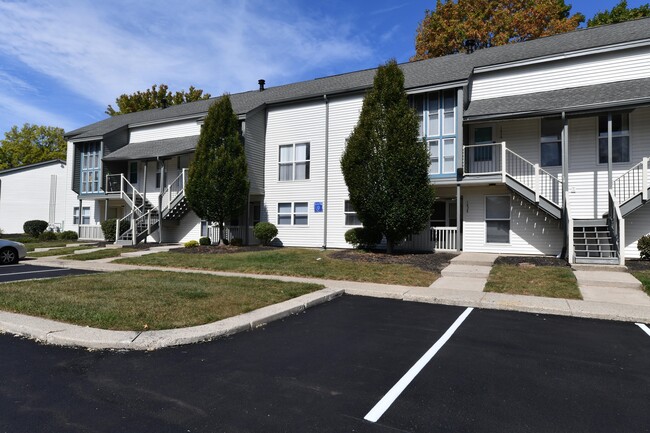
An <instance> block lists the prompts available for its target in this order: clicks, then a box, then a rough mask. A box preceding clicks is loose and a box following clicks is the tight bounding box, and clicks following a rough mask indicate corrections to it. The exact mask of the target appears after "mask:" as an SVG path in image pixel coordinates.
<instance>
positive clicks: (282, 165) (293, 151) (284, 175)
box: [278, 143, 310, 181]
mask: <svg viewBox="0 0 650 433" xmlns="http://www.w3.org/2000/svg"><path fill="white" fill-rule="evenodd" d="M309 161H310V154H309V143H296V144H283V145H281V146H280V155H279V163H278V164H279V175H278V179H279V180H280V181H290V180H307V179H309Z"/></svg>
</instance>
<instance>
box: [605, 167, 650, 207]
mask: <svg viewBox="0 0 650 433" xmlns="http://www.w3.org/2000/svg"><path fill="white" fill-rule="evenodd" d="M649 174H650V173H648V158H643V160H642V161H641V162H640V163H638V164H637V165H635V166H634V167H632V168H631V169H629V170H628V171H626V172H625V173H623V174H622V175H621V176H620V177H619V178H618V179H616V180H614V182H613V185H612V189H613V194H614V196H615V197H616V200H617V204H622V203H625V202H626V201H628V200H629V199H631V198H632V197H634V196H635V195H637V194H639V193H641V194H642V198H643V200H644V201H645V200H647V199H648V175H649Z"/></svg>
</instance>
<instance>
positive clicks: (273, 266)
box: [116, 248, 439, 286]
mask: <svg viewBox="0 0 650 433" xmlns="http://www.w3.org/2000/svg"><path fill="white" fill-rule="evenodd" d="M329 255H330V251H320V250H313V249H301V248H278V249H274V250H267V251H255V252H241V253H234V254H185V253H178V252H173V251H170V252H167V253H158V254H150V255H147V256H142V257H132V258H131V257H130V258H122V259H117V260H116V263H127V264H132V265H151V266H171V267H179V268H193V269H209V270H213V271H230V272H243V273H250V274H271V275H289V276H299V277H313V278H326V279H332V280H347V281H367V282H374V283H383V284H401V285H407V286H429V285H430V284H431V283H432V282H434V281H435V280H436V279H437V278H438V277H439V275H438V274H435V273H432V272H427V271H424V270H422V269H419V268H416V267H414V266H409V265H402V264H383V263H368V262H361V261H352V260H340V259H333V258H331V257H329Z"/></svg>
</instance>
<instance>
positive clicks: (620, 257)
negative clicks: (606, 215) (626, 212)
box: [618, 218, 625, 266]
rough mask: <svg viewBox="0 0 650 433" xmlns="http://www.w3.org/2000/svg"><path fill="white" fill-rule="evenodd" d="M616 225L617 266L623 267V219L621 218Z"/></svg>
mask: <svg viewBox="0 0 650 433" xmlns="http://www.w3.org/2000/svg"><path fill="white" fill-rule="evenodd" d="M618 224H619V225H618V260H619V262H618V264H619V265H621V266H625V218H621V220H620V221H619V222H618Z"/></svg>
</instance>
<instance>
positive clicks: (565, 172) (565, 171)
mask: <svg viewBox="0 0 650 433" xmlns="http://www.w3.org/2000/svg"><path fill="white" fill-rule="evenodd" d="M568 194H569V120H568V119H567V117H566V112H564V111H563V112H562V196H563V197H564V200H562V220H563V222H564V248H563V250H564V251H563V252H564V255H565V257H566V258H567V260H568V262H569V263H571V262H572V260H573V257H572V256H573V254H571V251H572V247H573V245H572V244H573V224H572V222H571V221H569V219H570V218H572V216H571V215H570V213H569V211H568V207H569V201H568ZM560 255H562V254H560Z"/></svg>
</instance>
